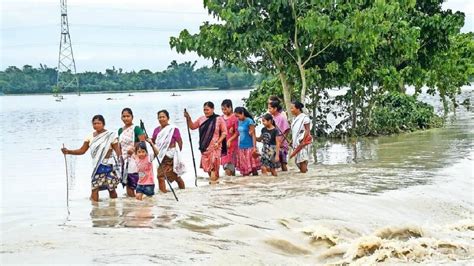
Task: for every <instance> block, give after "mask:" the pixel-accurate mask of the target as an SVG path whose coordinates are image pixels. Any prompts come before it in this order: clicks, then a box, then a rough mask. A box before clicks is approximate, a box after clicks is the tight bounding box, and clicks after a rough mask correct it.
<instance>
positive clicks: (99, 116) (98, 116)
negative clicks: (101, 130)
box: [92, 115, 105, 126]
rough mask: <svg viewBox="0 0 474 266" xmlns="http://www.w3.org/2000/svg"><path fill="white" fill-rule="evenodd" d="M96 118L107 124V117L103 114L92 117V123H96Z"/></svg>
mask: <svg viewBox="0 0 474 266" xmlns="http://www.w3.org/2000/svg"><path fill="white" fill-rule="evenodd" d="M94 120H99V121H100V122H102V124H104V126H105V119H104V117H103V116H102V115H94V117H92V123H94Z"/></svg>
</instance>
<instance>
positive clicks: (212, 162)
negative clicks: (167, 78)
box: [184, 102, 227, 184]
mask: <svg viewBox="0 0 474 266" xmlns="http://www.w3.org/2000/svg"><path fill="white" fill-rule="evenodd" d="M203 110H204V116H201V117H200V118H198V120H196V121H195V122H193V121H192V119H191V117H190V116H189V113H188V112H186V111H185V112H184V117H186V121H187V123H188V126H189V128H190V129H193V130H194V129H198V128H199V150H200V151H201V168H202V169H203V170H204V171H205V172H207V173H208V174H209V178H210V181H209V183H210V184H216V183H218V180H219V167H220V162H221V154H222V153H221V149H222V141H223V140H224V139H225V138H226V136H227V128H226V124H225V121H224V119H222V117H220V116H218V115H216V114H215V113H214V104H213V103H212V102H206V103H204V108H203Z"/></svg>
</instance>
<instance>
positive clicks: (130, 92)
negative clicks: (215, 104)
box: [0, 87, 253, 96]
mask: <svg viewBox="0 0 474 266" xmlns="http://www.w3.org/2000/svg"><path fill="white" fill-rule="evenodd" d="M251 89H253V88H252V87H250V88H242V87H236V88H228V89H219V88H216V87H215V88H209V87H196V88H190V89H157V90H126V91H87V92H82V91H81V92H80V93H81V94H107V93H110V94H118V93H128V94H134V93H148V92H187V91H232V90H251ZM28 95H30V96H31V95H51V96H56V95H54V93H15V94H0V96H28ZM59 95H77V92H65V93H60V94H59Z"/></svg>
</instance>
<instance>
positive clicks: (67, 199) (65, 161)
mask: <svg viewBox="0 0 474 266" xmlns="http://www.w3.org/2000/svg"><path fill="white" fill-rule="evenodd" d="M63 148H66V147H65V146H64V143H63ZM63 155H64V164H65V165H66V206H67V214H68V215H70V214H71V212H70V211H69V177H68V171H67V160H66V154H63Z"/></svg>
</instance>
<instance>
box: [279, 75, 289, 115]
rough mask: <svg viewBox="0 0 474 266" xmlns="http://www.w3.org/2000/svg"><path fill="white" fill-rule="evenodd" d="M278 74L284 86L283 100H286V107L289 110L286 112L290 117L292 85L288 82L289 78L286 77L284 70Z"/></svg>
mask: <svg viewBox="0 0 474 266" xmlns="http://www.w3.org/2000/svg"><path fill="white" fill-rule="evenodd" d="M278 76H279V77H280V82H281V86H282V88H283V101H284V102H285V107H286V111H287V112H286V113H287V116H288V118H290V117H291V116H292V115H291V112H290V108H291V86H290V84H289V83H288V78H287V77H286V74H285V73H284V72H282V71H280V73H278Z"/></svg>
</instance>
